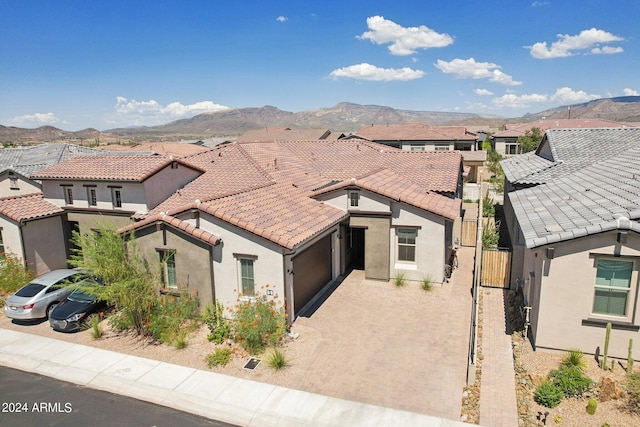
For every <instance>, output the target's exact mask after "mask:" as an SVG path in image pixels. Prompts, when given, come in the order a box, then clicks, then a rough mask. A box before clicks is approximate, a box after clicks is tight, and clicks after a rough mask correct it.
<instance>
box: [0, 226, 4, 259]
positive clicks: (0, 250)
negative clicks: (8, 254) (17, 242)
mask: <svg viewBox="0 0 640 427" xmlns="http://www.w3.org/2000/svg"><path fill="white" fill-rule="evenodd" d="M3 253H4V240H3V238H2V228H0V254H3Z"/></svg>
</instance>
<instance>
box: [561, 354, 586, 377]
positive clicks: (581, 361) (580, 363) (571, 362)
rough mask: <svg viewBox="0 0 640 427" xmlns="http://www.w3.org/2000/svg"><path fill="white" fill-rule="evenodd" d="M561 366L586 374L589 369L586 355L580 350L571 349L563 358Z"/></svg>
mask: <svg viewBox="0 0 640 427" xmlns="http://www.w3.org/2000/svg"><path fill="white" fill-rule="evenodd" d="M560 366H561V367H562V366H563V367H566V368H576V369H577V370H579V371H580V372H584V371H585V370H586V369H587V360H586V359H585V357H584V353H583V352H582V351H581V350H578V349H570V350H569V351H568V352H567V353H566V354H565V355H564V357H563V358H562V361H561V362H560Z"/></svg>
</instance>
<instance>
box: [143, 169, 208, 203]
mask: <svg viewBox="0 0 640 427" xmlns="http://www.w3.org/2000/svg"><path fill="white" fill-rule="evenodd" d="M201 174H202V172H198V171H195V170H193V169H191V168H188V167H186V166H184V165H182V164H179V163H176V167H175V168H171V165H169V166H167V167H165V168H163V169H162V170H160V171H158V172H157V173H155V174H154V175H152V176H150V177H149V178H148V179H147V180H145V181H144V183H143V186H144V192H145V196H146V205H147V206H148V207H149V209H153V208H155V207H156V206H157V205H159V204H160V203H161V202H163V201H164V200H165V199H166V198H168V197H169V196H170V195H172V194H173V193H175V192H176V190H177V189H179V188H182V187H184V186H185V184H187V183H189V182H191V181H193V180H194V179H195V178H196V177H198V176H199V175H201Z"/></svg>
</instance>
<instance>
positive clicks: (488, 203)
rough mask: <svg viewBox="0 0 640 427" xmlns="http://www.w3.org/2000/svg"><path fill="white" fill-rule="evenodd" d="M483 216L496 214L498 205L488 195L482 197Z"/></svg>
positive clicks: (488, 216)
mask: <svg viewBox="0 0 640 427" xmlns="http://www.w3.org/2000/svg"><path fill="white" fill-rule="evenodd" d="M482 216H483V217H485V218H493V217H494V216H496V205H495V204H494V203H493V200H491V199H490V198H489V196H487V195H485V196H484V197H483V198H482Z"/></svg>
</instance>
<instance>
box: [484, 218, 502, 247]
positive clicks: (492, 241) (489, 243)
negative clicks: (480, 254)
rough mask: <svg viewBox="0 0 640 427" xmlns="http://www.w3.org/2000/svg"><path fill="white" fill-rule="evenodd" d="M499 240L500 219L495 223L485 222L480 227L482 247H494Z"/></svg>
mask: <svg viewBox="0 0 640 427" xmlns="http://www.w3.org/2000/svg"><path fill="white" fill-rule="evenodd" d="M498 242H500V221H497V222H496V224H495V225H491V224H486V225H485V226H484V227H482V248H483V249H496V248H497V247H498Z"/></svg>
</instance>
